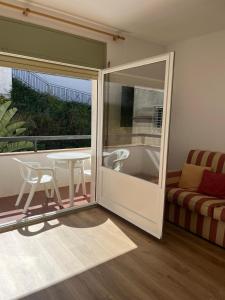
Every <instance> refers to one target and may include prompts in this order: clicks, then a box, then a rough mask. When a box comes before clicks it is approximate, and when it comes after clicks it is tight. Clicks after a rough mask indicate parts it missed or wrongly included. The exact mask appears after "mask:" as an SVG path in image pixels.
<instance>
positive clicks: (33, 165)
mask: <svg viewBox="0 0 225 300" xmlns="http://www.w3.org/2000/svg"><path fill="white" fill-rule="evenodd" d="M24 165H26V166H27V168H29V169H31V170H33V171H36V172H42V171H48V172H52V173H54V168H51V167H41V165H40V163H33V162H32V163H29V162H26V163H24Z"/></svg>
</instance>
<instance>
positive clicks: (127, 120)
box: [120, 86, 134, 127]
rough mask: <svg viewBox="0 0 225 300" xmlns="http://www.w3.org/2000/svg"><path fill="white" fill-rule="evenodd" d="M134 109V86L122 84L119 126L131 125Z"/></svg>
mask: <svg viewBox="0 0 225 300" xmlns="http://www.w3.org/2000/svg"><path fill="white" fill-rule="evenodd" d="M133 109H134V88H133V87H129V86H122V94H121V117H120V126H121V127H132V124H133Z"/></svg>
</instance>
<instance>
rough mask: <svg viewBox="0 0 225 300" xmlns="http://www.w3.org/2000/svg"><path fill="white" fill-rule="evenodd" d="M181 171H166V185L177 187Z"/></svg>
mask: <svg viewBox="0 0 225 300" xmlns="http://www.w3.org/2000/svg"><path fill="white" fill-rule="evenodd" d="M181 173H182V171H181V170H177V171H168V172H167V176H166V187H177V186H178V183H179V180H180V176H181Z"/></svg>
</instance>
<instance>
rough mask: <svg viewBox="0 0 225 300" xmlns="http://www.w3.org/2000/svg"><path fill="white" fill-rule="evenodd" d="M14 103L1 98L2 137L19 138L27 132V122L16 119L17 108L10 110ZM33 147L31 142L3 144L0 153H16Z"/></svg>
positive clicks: (0, 123) (0, 144) (0, 124)
mask: <svg viewBox="0 0 225 300" xmlns="http://www.w3.org/2000/svg"><path fill="white" fill-rule="evenodd" d="M11 104H12V101H9V100H6V99H5V98H4V97H0V136H1V137H7V136H18V135H21V134H22V133H24V132H25V131H26V128H25V127H24V125H25V122H23V121H20V120H18V119H17V118H16V113H17V108H15V107H13V108H10V106H11ZM32 147H33V143H31V142H1V143H0V152H14V151H19V150H26V149H29V148H32Z"/></svg>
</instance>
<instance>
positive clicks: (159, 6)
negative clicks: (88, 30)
mask: <svg viewBox="0 0 225 300" xmlns="http://www.w3.org/2000/svg"><path fill="white" fill-rule="evenodd" d="M19 1H20V2H25V3H29V4H34V5H41V6H42V7H43V8H49V9H54V10H58V11H61V12H64V13H67V14H70V15H74V16H76V17H81V18H84V19H87V20H89V21H93V22H96V23H98V24H102V25H106V26H109V27H112V28H117V29H118V30H120V31H121V32H126V33H128V34H130V35H132V36H134V37H136V38H140V39H143V40H146V41H151V42H155V43H157V44H162V45H168V44H170V43H172V42H175V41H179V40H184V39H187V38H190V37H194V36H199V35H203V34H206V33H210V32H214V31H219V30H222V29H225V0H122V1H121V0H63V1H62V0H51V1H46V0H19Z"/></svg>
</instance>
